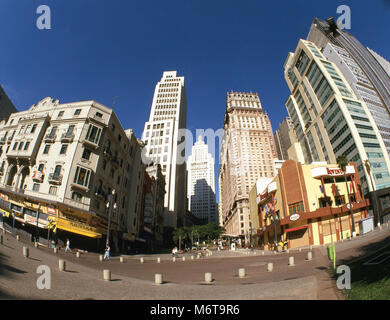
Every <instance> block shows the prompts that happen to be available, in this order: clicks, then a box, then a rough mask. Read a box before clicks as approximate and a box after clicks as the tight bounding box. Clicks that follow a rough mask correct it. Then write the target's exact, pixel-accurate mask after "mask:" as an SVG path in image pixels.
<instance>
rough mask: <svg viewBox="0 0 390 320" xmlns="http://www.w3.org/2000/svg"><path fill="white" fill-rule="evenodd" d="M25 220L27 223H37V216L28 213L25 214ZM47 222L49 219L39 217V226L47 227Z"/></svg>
mask: <svg viewBox="0 0 390 320" xmlns="http://www.w3.org/2000/svg"><path fill="white" fill-rule="evenodd" d="M24 220H25V221H26V222H27V223H29V224H32V225H36V223H37V219H36V218H35V217H32V216H30V215H28V214H25V215H24ZM47 224H48V221H47V220H42V219H38V227H39V228H47Z"/></svg>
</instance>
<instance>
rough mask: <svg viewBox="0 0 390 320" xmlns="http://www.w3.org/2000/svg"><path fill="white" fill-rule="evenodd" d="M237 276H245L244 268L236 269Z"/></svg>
mask: <svg viewBox="0 0 390 320" xmlns="http://www.w3.org/2000/svg"><path fill="white" fill-rule="evenodd" d="M238 276H239V277H240V278H245V269H244V268H240V269H238Z"/></svg>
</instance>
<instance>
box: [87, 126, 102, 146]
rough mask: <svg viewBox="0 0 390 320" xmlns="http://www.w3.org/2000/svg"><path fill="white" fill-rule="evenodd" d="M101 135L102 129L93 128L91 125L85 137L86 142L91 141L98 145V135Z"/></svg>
mask: <svg viewBox="0 0 390 320" xmlns="http://www.w3.org/2000/svg"><path fill="white" fill-rule="evenodd" d="M101 133H102V129H101V128H98V127H95V126H93V125H89V128H88V131H87V135H86V137H85V138H86V139H87V140H88V141H91V142H93V143H95V144H99V139H100V135H101Z"/></svg>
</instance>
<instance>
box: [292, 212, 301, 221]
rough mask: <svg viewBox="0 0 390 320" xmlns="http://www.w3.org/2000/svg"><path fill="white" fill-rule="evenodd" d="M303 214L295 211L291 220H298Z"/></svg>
mask: <svg viewBox="0 0 390 320" xmlns="http://www.w3.org/2000/svg"><path fill="white" fill-rule="evenodd" d="M300 217H301V216H300V215H299V214H298V213H294V214H292V215H291V216H290V220H291V221H297V220H298V219H299V218H300Z"/></svg>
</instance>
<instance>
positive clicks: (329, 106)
mask: <svg viewBox="0 0 390 320" xmlns="http://www.w3.org/2000/svg"><path fill="white" fill-rule="evenodd" d="M284 68H285V79H286V82H287V84H288V86H289V88H290V90H291V95H290V97H289V98H288V100H287V102H286V107H287V111H288V113H289V116H290V117H291V119H292V121H293V125H294V128H295V130H296V132H297V138H298V141H299V142H300V143H301V145H302V149H303V151H304V154H305V160H307V162H310V161H326V162H327V163H336V159H337V157H338V156H339V155H345V156H346V157H347V159H348V160H349V161H350V162H355V163H356V166H357V169H358V174H359V176H360V179H361V186H359V188H361V189H362V191H363V192H364V194H367V193H368V192H370V191H373V190H380V189H385V188H390V175H389V168H390V162H389V156H388V153H387V150H386V147H385V144H384V142H383V139H382V137H381V135H380V132H379V130H378V127H377V125H376V123H375V121H374V119H373V116H372V115H371V112H370V111H369V109H368V108H367V105H366V103H365V102H364V101H362V100H359V99H358V97H357V96H356V94H355V93H354V91H353V90H352V88H351V87H350V85H349V84H348V81H346V79H345V77H344V76H343V74H342V73H341V72H340V70H339V69H338V67H337V66H336V65H335V64H334V63H333V62H331V61H329V60H328V59H326V57H325V56H324V55H323V54H322V53H321V51H320V49H319V48H318V47H317V46H316V45H315V44H314V43H312V42H310V41H306V40H302V39H301V40H300V41H299V43H298V46H297V48H296V50H295V52H294V53H289V55H288V58H287V60H286V62H285V65H284ZM365 160H369V162H370V165H371V170H370V173H369V172H368V171H367V169H366V167H365ZM370 175H371V176H370Z"/></svg>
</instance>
